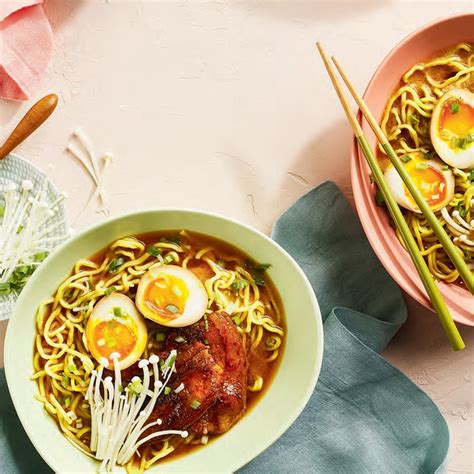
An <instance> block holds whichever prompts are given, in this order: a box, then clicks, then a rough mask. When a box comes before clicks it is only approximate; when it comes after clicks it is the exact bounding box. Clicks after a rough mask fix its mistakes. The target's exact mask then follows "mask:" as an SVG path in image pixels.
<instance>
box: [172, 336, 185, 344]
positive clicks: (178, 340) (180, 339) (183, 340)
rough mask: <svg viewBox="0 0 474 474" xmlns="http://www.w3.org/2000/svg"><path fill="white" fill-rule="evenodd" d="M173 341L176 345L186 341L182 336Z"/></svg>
mask: <svg viewBox="0 0 474 474" xmlns="http://www.w3.org/2000/svg"><path fill="white" fill-rule="evenodd" d="M174 340H175V341H176V342H178V343H181V342H186V339H185V338H184V337H183V336H176V337H175V338H174Z"/></svg>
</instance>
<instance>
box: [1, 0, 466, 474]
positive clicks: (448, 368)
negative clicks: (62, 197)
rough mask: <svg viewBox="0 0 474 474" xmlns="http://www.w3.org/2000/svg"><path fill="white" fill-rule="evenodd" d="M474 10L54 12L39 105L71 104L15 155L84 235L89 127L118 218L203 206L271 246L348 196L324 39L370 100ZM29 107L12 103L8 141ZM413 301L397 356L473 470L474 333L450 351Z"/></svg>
mask: <svg viewBox="0 0 474 474" xmlns="http://www.w3.org/2000/svg"><path fill="white" fill-rule="evenodd" d="M472 9H473V4H472V2H456V1H451V2H423V1H419V2H412V3H409V2H398V1H385V0H380V1H374V2H371V3H363V2H345V3H342V2H337V1H334V2H328V3H321V2H309V1H307V2H301V3H297V2H292V1H290V2H286V3H283V2H269V1H259V2H247V3H236V2H224V1H220V2H217V1H209V2H199V1H195V2H171V1H169V2H165V1H163V2H158V1H148V2H145V1H142V2H140V1H113V0H109V1H108V2H107V1H100V0H90V1H85V0H83V1H81V0H46V10H47V13H48V15H49V17H50V19H51V21H52V23H53V27H54V32H55V40H56V47H55V53H54V57H53V60H52V63H51V66H50V68H49V71H48V75H47V77H45V79H44V80H43V82H42V84H41V88H40V90H39V91H38V93H37V96H36V97H34V98H32V99H36V98H39V97H41V96H42V95H45V94H46V93H49V92H57V93H58V94H59V96H60V105H59V108H58V110H57V112H56V113H55V115H54V118H52V119H51V121H50V123H49V124H48V126H45V127H43V128H42V129H40V130H39V131H38V132H37V133H36V134H35V135H34V137H32V138H31V139H30V140H29V141H28V142H27V143H25V144H24V145H23V146H22V147H21V148H20V149H19V150H18V151H19V153H20V154H21V155H23V156H24V157H25V158H28V159H30V160H31V161H33V162H34V163H36V164H37V165H38V166H39V167H40V168H41V169H43V170H45V171H47V172H48V173H49V175H50V176H51V178H52V179H53V180H54V181H55V183H56V184H57V185H58V186H59V187H60V188H61V189H63V190H66V191H68V192H69V194H70V196H71V198H70V199H69V201H68V203H67V206H68V209H69V212H70V216H71V220H72V221H73V226H74V227H75V228H77V229H82V228H84V227H86V226H88V225H90V224H92V223H95V222H98V221H100V220H101V219H104V216H103V215H102V214H99V213H97V212H96V208H95V207H94V206H91V207H90V208H88V210H86V212H84V213H83V214H82V216H81V218H80V219H79V220H77V221H75V216H77V214H78V213H79V212H80V210H81V209H82V207H83V206H84V204H85V202H86V200H87V198H88V196H89V193H90V192H91V190H92V186H91V183H90V180H89V178H88V177H87V175H86V174H85V173H84V172H83V171H82V170H81V169H80V167H79V166H78V164H77V163H76V162H74V161H73V160H72V159H71V158H69V157H68V156H67V155H65V154H64V148H65V146H66V145H67V142H68V139H69V135H70V133H71V132H72V131H73V130H74V129H75V128H76V127H77V126H81V127H82V128H83V130H85V131H86V132H87V134H88V135H89V136H90V138H91V139H92V140H93V142H94V144H95V147H96V149H97V151H99V152H105V151H112V152H114V154H115V155H116V158H117V161H116V163H114V164H113V165H112V166H111V168H110V174H109V179H108V183H107V188H108V190H109V194H110V198H111V206H110V208H111V214H112V215H113V214H117V213H121V212H124V211H126V210H132V209H137V208H143V207H158V206H183V207H196V208H202V209H207V210H211V211H216V212H219V213H223V214H226V215H229V216H231V217H233V218H237V219H240V220H242V221H244V222H246V223H248V224H250V225H253V226H255V227H257V228H258V229H260V230H263V231H264V232H266V233H269V232H270V230H271V225H272V223H273V221H274V220H275V218H276V217H277V216H278V215H279V214H280V213H281V212H282V211H283V210H285V209H286V208H287V207H289V206H290V205H291V204H292V203H293V202H294V201H295V200H296V199H297V198H298V197H299V196H301V195H302V194H303V193H305V192H306V191H308V190H309V189H310V188H311V187H312V186H314V185H317V184H318V183H320V182H322V181H324V180H327V179H332V180H334V181H336V183H338V184H339V186H340V187H341V188H342V189H343V191H344V192H345V193H346V195H347V196H348V197H349V198H350V197H351V190H350V180H349V166H348V154H349V148H350V141H351V134H350V131H349V128H348V126H347V124H346V122H345V119H344V116H343V113H342V111H341V109H340V107H339V105H338V104H337V102H336V101H335V95H334V93H333V92H332V90H331V88H330V85H329V81H328V80H327V78H326V75H325V73H324V71H323V68H322V65H321V62H320V60H319V58H318V57H317V56H316V54H315V52H314V47H313V43H314V41H315V40H317V39H319V40H321V41H323V43H324V44H325V46H326V47H327V48H328V50H330V51H332V52H334V53H336V54H337V55H338V57H339V58H340V60H341V62H342V63H343V64H344V66H345V68H346V70H347V71H348V72H349V73H350V74H351V76H352V78H353V80H354V82H355V84H356V85H357V86H358V87H359V88H360V89H362V88H363V87H364V86H365V85H366V83H367V82H368V80H369V78H370V76H371V75H372V73H373V72H374V70H375V68H376V66H377V64H378V63H379V62H380V61H381V60H382V58H383V57H384V56H385V54H386V53H387V52H388V51H389V50H390V49H391V48H392V47H393V45H394V44H396V43H397V42H398V41H399V40H400V39H402V38H403V37H404V36H405V35H406V34H408V33H409V32H410V31H412V30H413V29H415V28H416V27H418V26H420V25H421V24H423V23H425V22H429V21H431V20H433V19H435V18H438V17H442V16H447V15H449V14H453V13H457V12H465V11H472ZM28 105H30V104H25V103H6V102H2V103H1V104H0V138H2V139H3V138H4V137H5V135H6V134H7V132H8V131H9V130H10V129H11V128H12V127H13V125H14V124H15V123H16V121H17V120H18V119H19V118H20V116H21V115H22V114H23V113H24V111H25V110H26V108H27V107H28ZM50 164H52V165H54V167H52V168H51V166H50ZM407 303H408V305H409V307H410V317H409V321H408V323H407V324H406V325H405V326H404V327H403V328H402V330H401V331H400V332H399V334H398V335H397V336H396V338H395V339H394V341H393V342H392V344H391V345H390V346H389V348H388V349H387V351H386V354H385V355H386V356H387V357H388V358H389V360H390V361H391V362H392V363H393V364H395V365H396V366H397V367H399V368H400V369H401V370H402V371H403V372H404V373H405V374H406V375H408V376H409V377H410V378H411V379H412V380H413V381H414V382H415V383H417V384H418V385H419V386H420V387H421V388H422V389H423V390H425V391H426V392H427V393H429V394H430V395H431V396H432V397H433V399H434V400H435V402H436V403H437V404H438V406H439V407H440V408H441V410H442V411H443V413H444V415H445V417H446V419H447V421H448V424H449V426H450V431H451V438H452V440H451V450H450V457H449V466H448V469H449V471H450V472H453V473H468V472H474V465H473V463H474V461H473V454H472V452H473V445H474V433H473V431H474V419H473V413H472V402H473V398H474V392H473V382H472V378H473V375H474V331H473V330H471V328H463V329H462V333H463V336H464V337H465V341H466V344H467V349H466V350H465V351H463V352H462V353H459V354H457V353H453V352H452V351H451V350H450V349H449V347H448V345H447V343H446V341H445V338H444V336H443V334H442V332H441V330H440V328H439V326H438V323H437V321H436V318H435V316H434V315H433V314H431V313H429V312H428V311H426V310H423V309H422V308H421V307H420V306H419V305H417V304H416V303H414V302H413V301H408V300H407ZM4 329H5V324H3V325H0V340H3V332H4ZM1 363H2V360H1V355H0V365H1Z"/></svg>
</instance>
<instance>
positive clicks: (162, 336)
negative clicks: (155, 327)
mask: <svg viewBox="0 0 474 474" xmlns="http://www.w3.org/2000/svg"><path fill="white" fill-rule="evenodd" d="M155 339H156V340H157V341H158V342H163V341H165V340H166V334H165V333H164V332H157V333H156V336H155Z"/></svg>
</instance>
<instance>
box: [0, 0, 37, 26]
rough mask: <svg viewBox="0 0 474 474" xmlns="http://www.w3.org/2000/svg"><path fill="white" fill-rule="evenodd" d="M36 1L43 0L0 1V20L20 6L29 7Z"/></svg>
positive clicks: (19, 8) (20, 7)
mask: <svg viewBox="0 0 474 474" xmlns="http://www.w3.org/2000/svg"><path fill="white" fill-rule="evenodd" d="M38 3H43V0H2V2H1V3H0V21H3V20H4V19H5V18H6V17H7V16H9V15H11V14H12V13H14V12H16V11H18V10H21V9H22V8H25V7H31V6H32V5H36V4H38Z"/></svg>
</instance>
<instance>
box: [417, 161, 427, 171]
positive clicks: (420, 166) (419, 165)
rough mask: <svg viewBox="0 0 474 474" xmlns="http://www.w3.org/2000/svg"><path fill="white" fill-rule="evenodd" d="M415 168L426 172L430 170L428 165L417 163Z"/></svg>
mask: <svg viewBox="0 0 474 474" xmlns="http://www.w3.org/2000/svg"><path fill="white" fill-rule="evenodd" d="M415 168H416V169H417V170H425V169H427V168H428V165H427V164H426V163H417V165H416V166H415Z"/></svg>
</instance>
